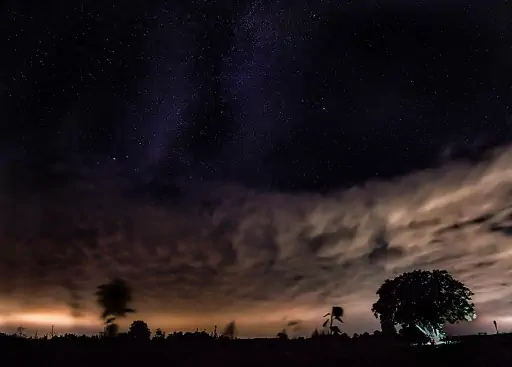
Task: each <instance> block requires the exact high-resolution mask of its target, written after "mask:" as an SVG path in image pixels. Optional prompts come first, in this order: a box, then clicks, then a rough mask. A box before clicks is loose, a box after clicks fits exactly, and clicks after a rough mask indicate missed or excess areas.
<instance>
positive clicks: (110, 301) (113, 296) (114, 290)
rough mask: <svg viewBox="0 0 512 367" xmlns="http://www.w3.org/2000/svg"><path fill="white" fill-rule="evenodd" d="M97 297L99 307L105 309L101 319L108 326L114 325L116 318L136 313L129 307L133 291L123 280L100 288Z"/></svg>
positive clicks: (116, 280) (114, 280)
mask: <svg viewBox="0 0 512 367" xmlns="http://www.w3.org/2000/svg"><path fill="white" fill-rule="evenodd" d="M96 297H97V299H96V300H97V302H98V305H99V306H100V307H101V308H102V309H103V312H102V314H101V318H102V319H104V320H105V323H106V324H110V323H112V322H113V321H114V320H115V318H116V317H124V316H126V314H127V313H132V312H135V310H133V309H131V308H129V307H128V305H129V303H130V302H131V301H132V290H131V288H130V287H129V286H128V284H127V283H126V282H125V281H124V280H122V279H113V280H112V281H110V282H109V283H107V284H102V285H100V286H98V289H97V291H96Z"/></svg>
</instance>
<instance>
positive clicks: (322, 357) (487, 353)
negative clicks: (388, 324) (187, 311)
mask: <svg viewBox="0 0 512 367" xmlns="http://www.w3.org/2000/svg"><path fill="white" fill-rule="evenodd" d="M0 353H1V355H2V366H54V367H56V366H98V365H99V366H103V365H105V366H107V365H108V366H123V365H137V366H140V365H143V364H144V365H153V366H155V365H162V366H174V365H175V366H283V365H285V366H318V365H321V366H437V365H443V366H448V365H452V366H460V367H462V366H512V336H511V335H510V334H501V335H493V336H472V337H466V338H464V339H463V340H460V342H458V343H456V344H446V345H440V346H409V345H407V344H405V343H403V342H401V341H399V340H394V341H385V340H382V338H373V337H370V338H366V340H355V341H354V340H341V339H339V338H336V337H326V338H318V339H297V340H278V339H237V340H214V339H204V340H192V339H188V340H187V339H185V338H183V339H182V340H155V339H153V340H147V341H137V340H129V339H126V340H123V339H97V338H81V337H69V336H68V337H57V338H53V339H51V340H44V339H22V338H14V337H10V336H9V337H8V336H5V337H2V339H1V342H0Z"/></svg>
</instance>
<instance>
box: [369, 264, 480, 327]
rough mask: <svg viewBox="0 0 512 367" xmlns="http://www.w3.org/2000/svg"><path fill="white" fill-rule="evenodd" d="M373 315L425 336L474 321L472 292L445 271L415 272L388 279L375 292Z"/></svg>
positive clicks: (382, 320)
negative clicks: (448, 324) (444, 327)
mask: <svg viewBox="0 0 512 367" xmlns="http://www.w3.org/2000/svg"><path fill="white" fill-rule="evenodd" d="M377 295H378V296H379V299H378V300H377V302H375V303H374V304H373V307H372V312H373V314H374V315H375V317H376V318H380V320H381V322H389V323H392V324H393V325H400V326H401V327H402V328H408V327H417V328H419V329H420V330H422V331H423V332H424V333H426V331H425V329H429V330H431V331H432V332H435V330H440V329H442V328H443V326H444V325H445V324H446V323H450V324H454V323H457V322H459V321H464V320H466V321H471V320H473V319H475V317H476V314H475V308H474V304H473V303H472V302H471V297H472V296H473V292H471V291H470V290H469V288H467V287H466V286H465V285H464V284H463V283H461V282H459V281H458V280H456V279H454V278H453V277H452V276H451V275H450V274H449V273H448V272H447V271H446V270H432V271H426V270H415V271H412V272H408V273H403V274H401V275H399V276H397V277H396V278H394V279H391V280H390V279H387V280H386V281H385V282H384V284H382V285H381V286H380V288H379V289H378V291H377Z"/></svg>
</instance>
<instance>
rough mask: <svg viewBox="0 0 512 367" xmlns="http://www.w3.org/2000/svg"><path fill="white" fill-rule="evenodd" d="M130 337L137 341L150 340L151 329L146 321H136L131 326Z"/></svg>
mask: <svg viewBox="0 0 512 367" xmlns="http://www.w3.org/2000/svg"><path fill="white" fill-rule="evenodd" d="M128 335H129V336H130V337H131V338H133V339H137V340H149V338H150V337H151V330H150V329H149V327H148V324H146V323H145V322H144V321H142V320H136V321H134V322H132V324H131V325H130V329H129V330H128Z"/></svg>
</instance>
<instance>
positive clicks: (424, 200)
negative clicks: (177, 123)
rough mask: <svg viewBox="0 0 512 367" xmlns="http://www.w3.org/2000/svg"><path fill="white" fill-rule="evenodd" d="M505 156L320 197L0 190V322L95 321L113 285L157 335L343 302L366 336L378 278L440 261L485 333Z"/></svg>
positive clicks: (500, 247) (505, 238) (210, 190)
mask: <svg viewBox="0 0 512 367" xmlns="http://www.w3.org/2000/svg"><path fill="white" fill-rule="evenodd" d="M510 162H512V150H510V149H509V150H504V151H501V152H499V153H497V154H496V155H495V156H494V157H493V158H492V159H490V160H489V161H487V162H484V163H481V164H479V165H477V166H470V165H465V164H463V163H459V164H451V165H447V166H445V167H444V168H442V169H438V170H431V171H426V172H419V173H417V174H414V175H411V176H408V177H404V178H402V179H397V180H394V181H392V182H368V183H367V184H366V185H365V186H364V187H356V188H353V189H350V190H346V191H341V192H336V193H332V194H330V195H313V194H293V195H292V194H283V193H277V192H258V191H254V190H249V189H245V188H243V187H239V186H236V185H227V184H215V185H213V184H205V185H204V186H198V187H196V188H195V189H193V190H192V191H188V192H185V191H183V190H182V193H183V196H182V197H181V198H180V197H178V198H176V200H175V201H173V202H172V204H159V205H157V204H151V203H150V202H149V201H148V200H147V199H142V198H141V197H140V196H135V195H128V193H130V192H131V191H130V190H131V189H132V188H130V187H129V186H127V184H126V183H125V184H124V186H123V185H118V184H117V183H116V182H117V181H116V180H118V178H114V177H107V176H105V175H103V176H102V178H101V179H93V178H90V177H86V178H84V179H83V181H81V182H78V181H74V183H69V182H68V183H66V184H65V185H64V186H62V187H58V188H55V189H51V188H50V189H49V188H47V189H45V191H44V192H40V193H39V194H34V193H33V191H32V193H31V194H28V193H21V192H20V191H15V188H13V186H12V185H11V186H5V185H4V186H3V187H4V188H3V192H2V195H1V203H2V206H1V211H0V223H1V224H2V226H3V227H2V229H1V237H2V238H1V239H0V241H1V242H0V279H1V281H0V298H1V299H2V301H3V305H2V307H3V310H1V311H2V312H3V315H2V317H3V319H2V320H3V321H4V322H8V321H9V322H17V321H15V320H14V319H15V318H16V317H14V316H13V317H14V319H13V317H11V316H12V315H14V314H15V313H18V314H19V313H25V314H29V313H32V314H37V312H36V311H38V312H39V313H41V312H43V311H41V310H46V311H45V312H49V310H57V309H59V310H61V311H60V312H64V311H63V310H67V311H65V312H68V313H69V315H74V316H76V317H78V318H80V317H83V318H84V320H85V319H87V320H91V319H94V318H95V317H96V315H99V311H98V310H97V309H96V306H95V304H94V299H93V297H92V294H93V292H94V288H95V287H96V285H98V284H99V283H101V282H103V281H105V280H106V279H108V278H110V277H113V276H121V277H123V278H126V279H127V280H128V281H129V282H130V283H131V284H132V285H133V287H134V293H135V298H136V304H135V305H134V307H135V308H136V309H137V310H140V312H141V315H140V316H141V317H145V318H146V319H147V320H148V321H149V322H150V323H153V324H154V327H164V328H170V327H194V325H197V326H198V327H206V326H208V325H213V324H219V325H222V324H223V323H227V322H229V321H231V320H236V323H237V326H238V327H239V328H240V330H241V332H242V333H243V330H244V328H246V330H257V328H259V329H260V332H262V331H261V330H264V329H265V327H267V330H269V328H273V329H272V330H271V331H268V334H270V335H273V334H275V332H277V331H279V329H282V328H283V327H285V326H286V322H285V321H283V320H284V318H285V317H286V318H287V319H288V320H301V321H302V322H301V328H305V327H306V326H307V325H313V326H314V325H315V323H318V322H319V320H320V318H321V316H322V312H323V311H324V310H325V309H328V308H329V307H330V306H331V305H333V304H341V305H343V306H344V307H345V308H346V320H347V321H346V324H345V325H344V326H345V327H346V328H347V330H349V331H362V330H361V329H365V328H375V327H376V322H375V320H373V316H372V314H371V313H370V307H371V304H372V302H374V300H375V291H376V289H377V288H378V286H379V285H380V283H381V282H382V281H383V280H384V279H385V278H387V277H392V276H394V275H395V274H398V273H401V272H403V271H408V270H411V269H414V268H427V269H428V268H445V269H448V270H449V271H451V272H453V274H454V275H455V276H457V277H458V278H460V279H461V280H462V281H464V282H466V283H467V284H468V285H469V286H470V288H471V289H472V290H473V291H474V292H475V293H476V295H475V301H476V304H477V308H478V311H479V314H480V315H481V317H482V321H481V322H482V324H481V325H483V324H485V323H490V321H489V320H492V319H493V318H497V319H500V317H503V320H505V317H506V316H507V315H508V310H509V308H510V307H509V306H510V300H511V299H512V288H511V287H510V284H509V279H510V278H512V276H511V275H512V274H511V273H512V269H511V268H510V265H509V264H510V260H511V259H510V258H511V256H512V242H511V241H510V240H511V238H510V237H511V236H512V200H511V194H512V164H511V163H510ZM105 182H108V185H107V184H105ZM100 184H101V185H100ZM8 187H9V188H8ZM119 187H125V188H126V187H128V188H129V189H130V190H128V191H127V190H124V191H119V189H118V188H119ZM15 193H16V195H15ZM9 315H11V316H9ZM17 317H18V318H19V316H17ZM66 320H67V319H66ZM77 320H78V319H77ZM41 322H43V321H41ZM156 323H158V325H157V324H156ZM86 324H88V325H89V324H90V321H87V322H86ZM370 331H371V329H370Z"/></svg>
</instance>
